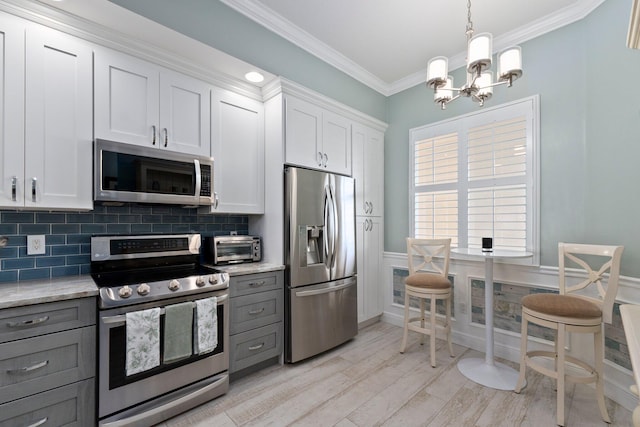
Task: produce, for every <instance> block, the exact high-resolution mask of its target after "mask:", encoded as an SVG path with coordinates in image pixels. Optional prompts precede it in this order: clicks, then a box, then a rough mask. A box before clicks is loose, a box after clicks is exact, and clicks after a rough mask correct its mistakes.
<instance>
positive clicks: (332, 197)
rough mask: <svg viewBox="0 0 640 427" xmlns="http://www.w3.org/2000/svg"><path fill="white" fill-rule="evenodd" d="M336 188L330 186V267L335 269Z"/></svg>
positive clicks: (336, 238)
mask: <svg viewBox="0 0 640 427" xmlns="http://www.w3.org/2000/svg"><path fill="white" fill-rule="evenodd" d="M334 194H335V190H334V188H333V185H330V186H329V200H330V201H331V211H330V212H329V213H330V214H331V229H330V230H329V232H330V233H331V236H330V237H331V262H330V264H329V268H331V269H333V268H334V267H335V265H336V242H337V241H338V207H337V205H336V198H335V195H334Z"/></svg>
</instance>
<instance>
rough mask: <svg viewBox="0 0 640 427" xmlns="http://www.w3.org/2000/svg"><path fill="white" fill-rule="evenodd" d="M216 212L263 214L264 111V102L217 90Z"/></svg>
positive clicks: (213, 148)
mask: <svg viewBox="0 0 640 427" xmlns="http://www.w3.org/2000/svg"><path fill="white" fill-rule="evenodd" d="M211 109H212V120H211V128H212V141H211V154H212V155H213V160H214V165H215V166H214V180H213V189H214V191H215V193H216V194H215V197H216V202H214V206H213V212H225V213H247V214H260V213H264V167H265V166H264V111H263V105H262V103H261V102H258V101H255V100H252V99H249V98H246V97H244V96H241V95H238V94H235V93H232V92H229V91H226V90H222V89H217V88H216V89H214V90H213V92H212V103H211Z"/></svg>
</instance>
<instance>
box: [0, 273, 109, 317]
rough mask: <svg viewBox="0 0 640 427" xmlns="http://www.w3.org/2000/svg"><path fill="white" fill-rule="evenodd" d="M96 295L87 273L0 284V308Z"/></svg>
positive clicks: (94, 286)
mask: <svg viewBox="0 0 640 427" xmlns="http://www.w3.org/2000/svg"><path fill="white" fill-rule="evenodd" d="M96 295H98V287H97V286H96V284H95V283H94V281H93V279H92V278H91V276H89V275H85V276H67V277H60V278H56V279H43V280H26V281H22V282H12V283H1V284H0V309H3V308H12V307H20V306H24V305H32V304H41V303H46V302H54V301H63V300H69V299H75V298H86V297H93V296H96Z"/></svg>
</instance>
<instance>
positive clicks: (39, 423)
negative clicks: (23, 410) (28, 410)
mask: <svg viewBox="0 0 640 427" xmlns="http://www.w3.org/2000/svg"><path fill="white" fill-rule="evenodd" d="M47 421H49V417H44V418H43V419H41V420H40V421H36V422H35V423H33V424H29V425H28V426H27V427H38V426H41V425H43V424H44V423H46V422H47Z"/></svg>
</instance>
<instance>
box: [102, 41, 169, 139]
mask: <svg viewBox="0 0 640 427" xmlns="http://www.w3.org/2000/svg"><path fill="white" fill-rule="evenodd" d="M94 76H95V101H94V107H95V113H94V114H95V136H96V138H101V139H109V140H112V141H119V142H127V143H129V144H136V145H143V146H153V145H155V146H158V145H159V135H158V133H159V131H160V128H159V114H160V113H159V107H158V97H159V93H160V86H159V79H160V75H159V70H158V67H157V66H155V65H153V64H150V63H148V62H145V61H142V60H139V59H136V58H134V57H132V56H129V55H125V54H122V53H118V52H115V51H112V50H109V49H99V50H97V51H96V55H95V70H94Z"/></svg>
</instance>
